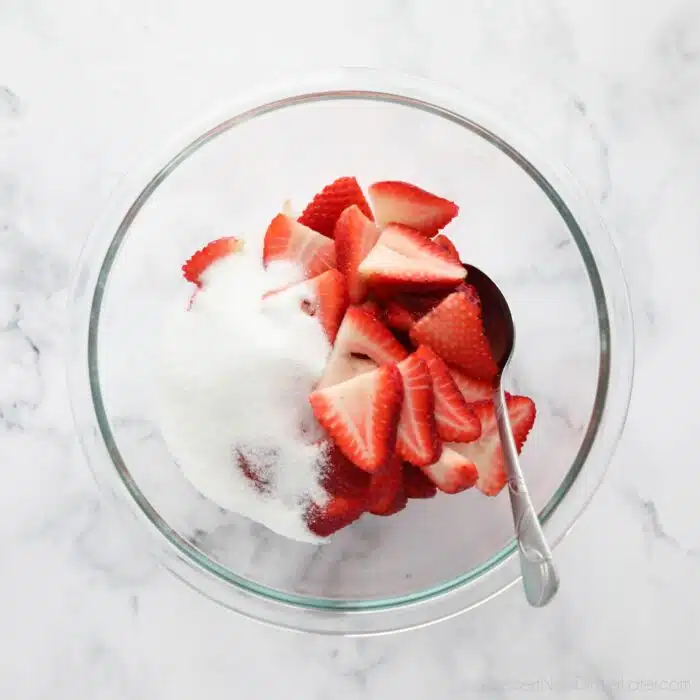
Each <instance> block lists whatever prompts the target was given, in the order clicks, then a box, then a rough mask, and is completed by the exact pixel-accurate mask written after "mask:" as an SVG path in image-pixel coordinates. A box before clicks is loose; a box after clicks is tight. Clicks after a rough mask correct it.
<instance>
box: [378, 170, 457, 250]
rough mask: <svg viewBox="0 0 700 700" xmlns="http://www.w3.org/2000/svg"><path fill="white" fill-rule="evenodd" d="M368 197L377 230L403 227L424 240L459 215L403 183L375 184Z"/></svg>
mask: <svg viewBox="0 0 700 700" xmlns="http://www.w3.org/2000/svg"><path fill="white" fill-rule="evenodd" d="M368 194H369V199H370V202H371V203H372V208H373V209H374V213H375V216H376V219H377V223H378V224H379V225H380V226H386V225H387V224H392V223H396V224H405V225H406V226H410V227H411V228H414V229H416V231H420V232H421V233H422V234H423V235H425V236H428V237H431V236H434V235H435V234H436V233H437V232H438V231H439V230H440V229H441V228H444V227H445V226H447V224H449V223H450V221H452V219H454V218H455V216H457V213H458V212H459V207H458V206H457V205H456V204H455V203H454V202H450V201H449V200H448V199H443V198H442V197H438V196H437V195H435V194H432V193H431V192H427V191H426V190H424V189H421V188H420V187H417V186H416V185H410V184H409V183H407V182H400V181H385V182H375V183H374V184H373V185H370V186H369V189H368Z"/></svg>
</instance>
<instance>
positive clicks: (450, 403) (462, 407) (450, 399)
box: [415, 345, 481, 466]
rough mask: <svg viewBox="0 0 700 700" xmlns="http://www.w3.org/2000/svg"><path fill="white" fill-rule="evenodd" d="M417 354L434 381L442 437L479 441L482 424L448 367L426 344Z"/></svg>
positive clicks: (453, 440) (438, 426)
mask: <svg viewBox="0 0 700 700" xmlns="http://www.w3.org/2000/svg"><path fill="white" fill-rule="evenodd" d="M415 354H416V355H417V356H418V357H420V358H421V359H422V360H423V361H424V362H425V364H426V366H427V368H428V371H429V372H430V377H431V379H432V382H433V392H434V394H435V421H436V423H437V431H438V435H439V436H440V438H441V439H442V440H448V441H451V442H471V441H472V440H476V439H477V438H478V437H479V435H481V423H480V422H479V418H478V417H477V415H476V414H475V413H474V411H473V410H472V409H471V408H469V406H467V403H466V401H465V400H464V397H463V396H462V395H461V393H460V391H459V389H458V387H457V384H456V382H455V380H454V379H453V378H452V375H451V373H450V370H449V368H448V366H447V365H446V364H445V362H444V361H443V360H442V359H441V358H440V357H439V356H438V355H437V354H436V353H435V351H434V350H432V349H431V348H429V347H428V346H427V345H421V346H420V347H419V348H418V350H416V352H415ZM436 459H437V457H436V458H435V459H434V460H433V462H434V461H435V460H436ZM418 466H423V465H418Z"/></svg>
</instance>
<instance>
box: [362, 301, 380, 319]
mask: <svg viewBox="0 0 700 700" xmlns="http://www.w3.org/2000/svg"><path fill="white" fill-rule="evenodd" d="M359 306H360V308H361V309H364V310H365V311H367V312H369V313H371V314H372V315H373V316H375V317H376V318H377V319H378V320H379V321H383V320H384V311H382V308H381V307H380V306H379V304H377V302H376V301H372V300H368V301H365V302H362V304H360V305H359Z"/></svg>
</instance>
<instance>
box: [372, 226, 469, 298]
mask: <svg viewBox="0 0 700 700" xmlns="http://www.w3.org/2000/svg"><path fill="white" fill-rule="evenodd" d="M358 272H359V274H360V277H361V278H362V279H363V280H364V281H365V282H366V284H367V285H368V287H370V288H372V289H379V290H380V291H384V292H386V293H390V292H394V293H395V292H400V291H435V290H450V289H453V288H454V287H456V286H457V285H459V284H460V282H462V280H463V279H464V278H465V277H466V274H467V273H466V270H465V269H464V268H463V267H462V265H461V264H459V263H457V262H455V261H454V260H452V258H451V257H450V255H449V254H448V253H446V252H445V251H444V249H443V248H441V247H440V246H439V245H437V244H436V243H433V242H432V241H431V240H429V239H428V238H426V237H425V236H423V235H422V234H421V233H418V232H417V231H415V230H413V229H411V228H408V227H407V226H403V225H401V224H391V225H389V226H387V227H386V228H385V229H384V231H383V232H382V234H381V235H380V236H379V240H378V241H377V243H376V245H375V246H374V248H372V250H371V251H370V253H369V255H367V257H366V258H365V259H364V260H363V261H362V262H361V263H360V265H359V267H358Z"/></svg>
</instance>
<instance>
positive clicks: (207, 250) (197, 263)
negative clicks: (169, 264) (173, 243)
mask: <svg viewBox="0 0 700 700" xmlns="http://www.w3.org/2000/svg"><path fill="white" fill-rule="evenodd" d="M241 250H243V241H241V240H239V239H238V238H234V237H233V236H227V237H225V238H217V239H216V240H215V241H211V243H207V244H206V245H205V246H204V248H202V249H201V250H198V251H197V252H196V253H195V254H194V255H193V256H192V257H191V258H190V259H189V260H188V261H187V262H186V263H185V264H184V265H183V266H182V274H183V275H184V276H185V279H186V280H187V281H188V282H193V283H194V284H196V285H197V286H198V287H201V286H202V279H201V278H202V273H203V272H204V271H205V270H206V269H207V268H208V267H209V266H210V265H211V264H212V263H215V262H216V261H217V260H221V258H225V257H226V256H227V255H231V254H232V253H240V252H241ZM190 303H191V302H190Z"/></svg>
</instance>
